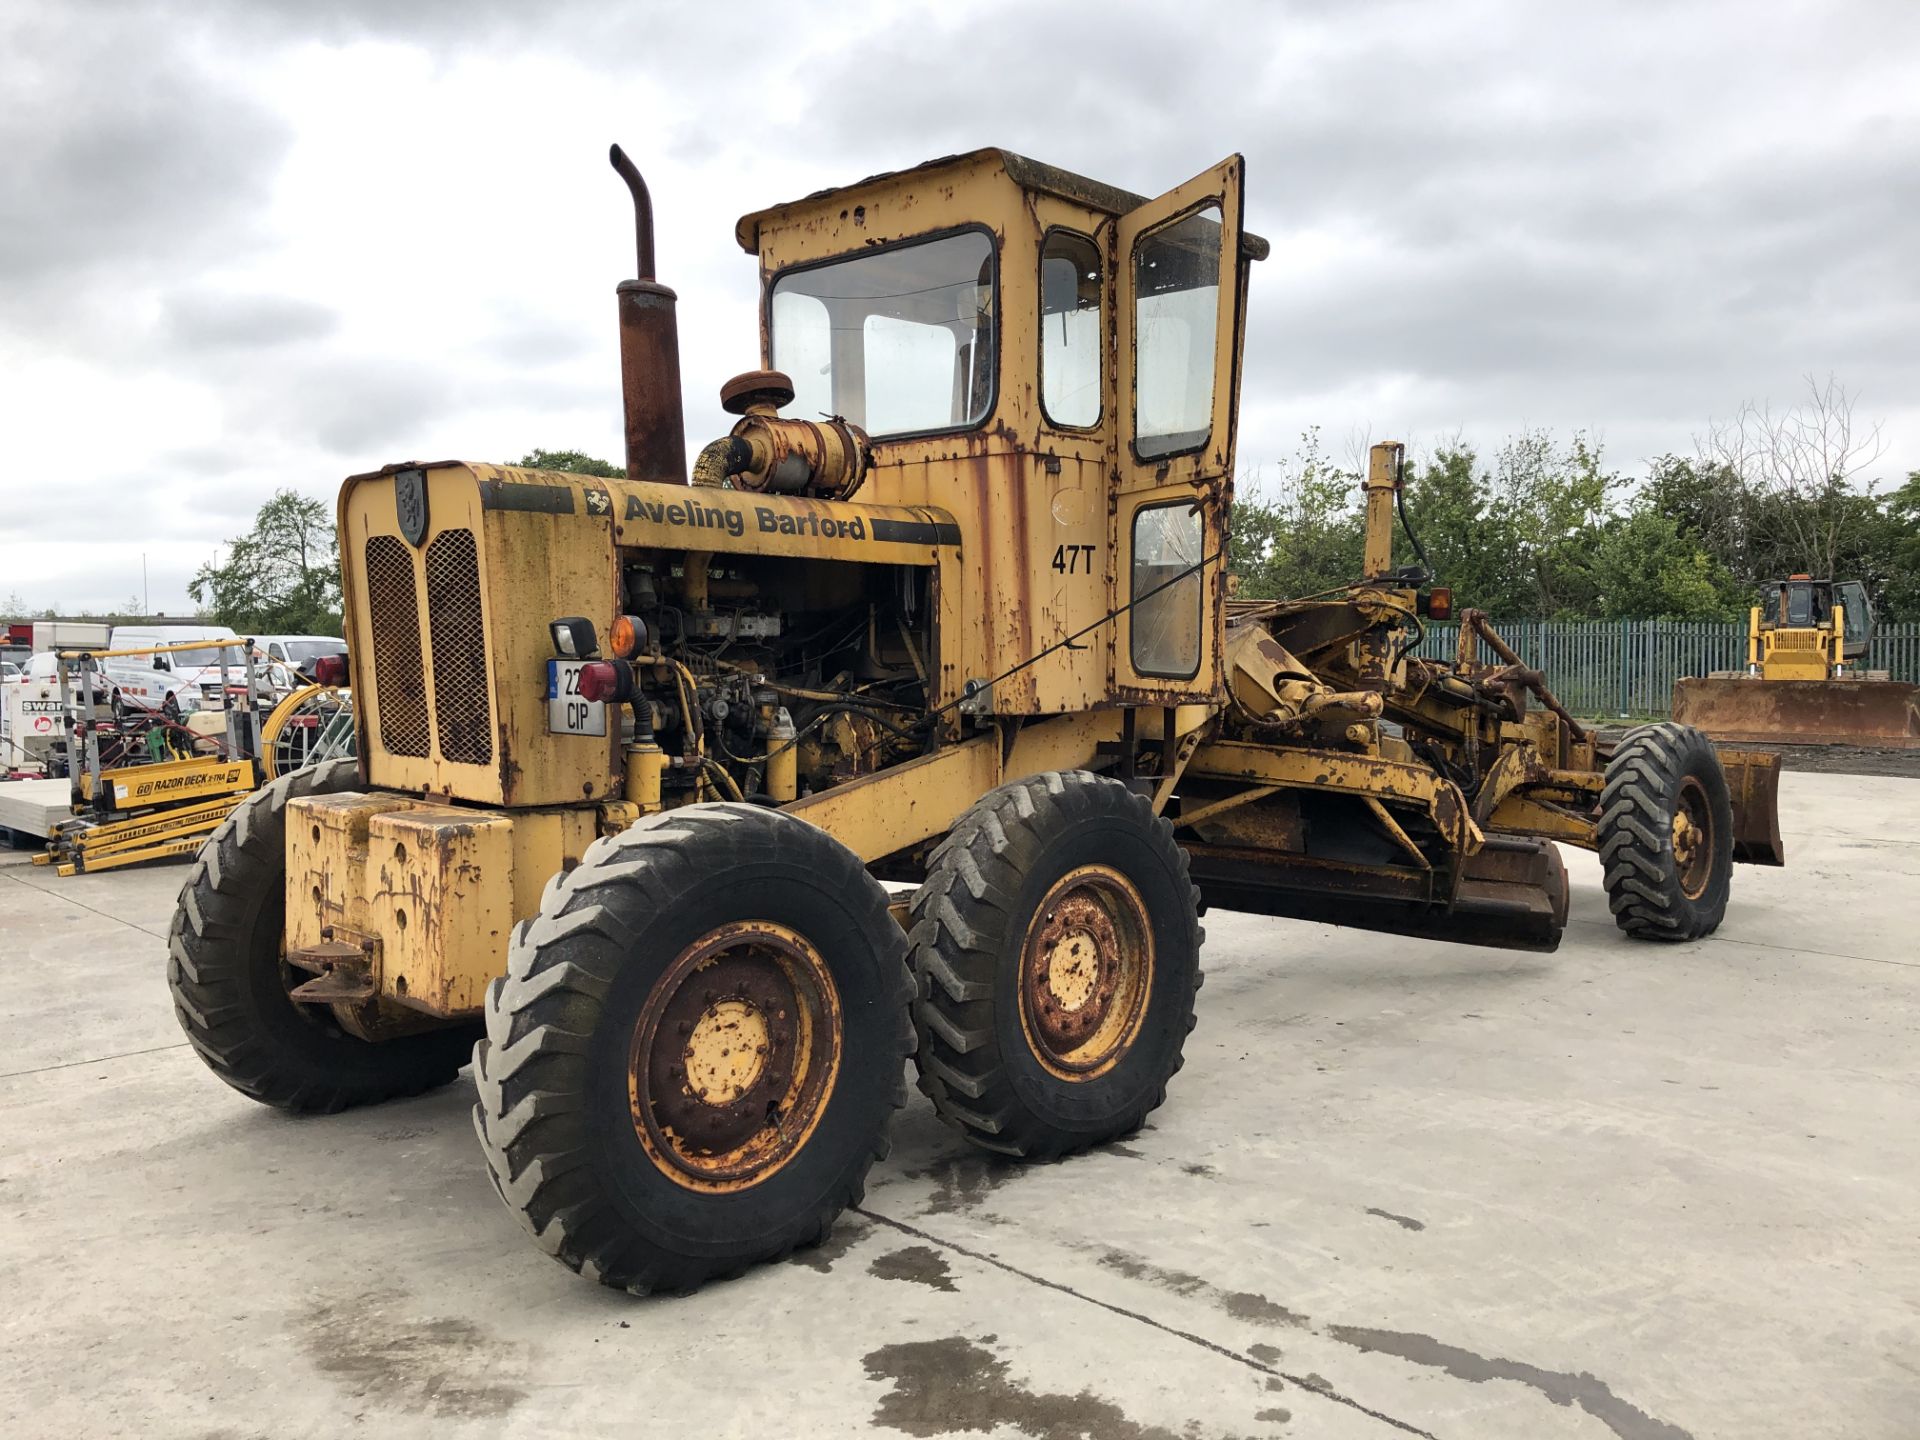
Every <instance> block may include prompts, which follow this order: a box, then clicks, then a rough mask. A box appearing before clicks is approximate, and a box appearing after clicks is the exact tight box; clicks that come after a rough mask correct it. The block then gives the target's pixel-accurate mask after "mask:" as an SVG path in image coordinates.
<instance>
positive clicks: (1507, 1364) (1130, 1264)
mask: <svg viewBox="0 0 1920 1440" xmlns="http://www.w3.org/2000/svg"><path fill="white" fill-rule="evenodd" d="M1388 1218H1390V1219H1396V1220H1398V1219H1404V1218H1406V1217H1401V1216H1389V1217H1388ZM1414 1224H1415V1226H1416V1227H1417V1228H1424V1227H1420V1226H1419V1222H1418V1221H1415V1222H1414ZM1100 1264H1101V1265H1102V1266H1103V1267H1104V1268H1106V1269H1109V1270H1112V1271H1114V1272H1116V1273H1117V1274H1120V1275H1124V1276H1126V1277H1127V1278H1128V1279H1129V1280H1138V1281H1141V1282H1143V1283H1145V1284H1149V1285H1153V1286H1156V1287H1158V1288H1159V1289H1162V1290H1165V1291H1167V1292H1168V1293H1170V1294H1173V1295H1179V1296H1181V1297H1183V1298H1186V1299H1195V1300H1203V1301H1206V1302H1207V1303H1209V1304H1212V1305H1216V1306H1218V1307H1219V1308H1220V1309H1222V1310H1224V1311H1226V1312H1227V1313H1228V1314H1229V1315H1232V1316H1233V1317H1234V1318H1235V1319H1239V1320H1245V1321H1249V1322H1251V1323H1253V1324H1257V1325H1267V1326H1284V1327H1287V1328H1290V1329H1298V1330H1305V1331H1308V1332H1310V1333H1312V1334H1315V1335H1321V1336H1325V1337H1326V1338H1327V1339H1330V1340H1336V1341H1338V1342H1339V1343H1341V1344H1343V1345H1351V1346H1353V1347H1354V1348H1355V1349H1357V1350H1361V1351H1364V1352H1367V1353H1370V1354H1382V1355H1393V1356H1396V1357H1398V1358H1400V1359H1402V1360H1409V1361H1412V1362H1413V1363H1414V1364H1416V1365H1426V1366H1431V1367H1433V1368H1435V1369H1440V1370H1444V1371H1446V1372H1447V1373H1448V1374H1449V1375H1452V1376H1455V1377H1456V1378H1458V1379H1462V1380H1470V1381H1474V1382H1482V1381H1487V1380H1513V1381H1516V1382H1518V1383H1520V1384H1522V1385H1526V1386H1529V1387H1530V1388H1532V1389H1534V1390H1536V1391H1538V1392H1539V1393H1540V1394H1541V1395H1543V1396H1545V1397H1546V1398H1547V1399H1548V1400H1550V1401H1552V1402H1553V1403H1554V1404H1555V1405H1560V1406H1568V1405H1578V1406H1579V1407H1580V1408H1581V1409H1582V1410H1584V1411H1586V1412H1587V1413H1588V1414H1589V1415H1591V1416H1593V1417H1594V1418H1595V1419H1596V1420H1598V1421H1600V1422H1601V1423H1602V1424H1603V1425H1606V1426H1607V1427H1608V1428H1609V1429H1610V1430H1612V1431H1613V1433H1614V1434H1615V1435H1617V1436H1619V1437H1620V1440H1692V1436H1691V1435H1690V1434H1689V1433H1688V1432H1687V1431H1685V1430H1683V1429H1681V1428H1680V1427H1679V1426H1677V1425H1673V1424H1670V1423H1668V1422H1667V1421H1664V1420H1661V1419H1658V1418H1656V1417H1655V1416H1652V1415H1649V1414H1648V1413H1647V1412H1646V1411H1644V1410H1642V1409H1640V1408H1639V1407H1638V1406H1637V1405H1633V1404H1631V1403H1629V1402H1628V1401H1626V1400H1623V1399H1622V1398H1621V1397H1620V1396H1618V1395H1616V1394H1615V1393H1614V1392H1613V1389H1612V1387H1611V1386H1609V1385H1608V1384H1607V1383H1606V1382H1605V1381H1603V1380H1601V1379H1599V1378H1598V1377H1596V1376H1594V1375H1592V1374H1589V1373H1587V1372H1585V1371H1581V1372H1579V1373H1577V1374H1576V1373H1574V1372H1571V1371H1561V1370H1545V1369H1542V1368H1541V1367H1539V1366H1537V1365H1529V1364H1526V1363H1525V1362H1523V1361H1518V1360H1505V1359H1499V1358H1488V1357H1486V1356H1482V1355H1477V1354H1475V1353H1474V1352H1473V1351H1471V1350H1467V1349H1465V1348H1463V1347H1461V1346H1458V1345H1449V1344H1446V1343H1445V1342H1443V1341H1440V1340H1435V1339H1434V1338H1433V1337H1432V1336H1430V1335H1417V1334H1413V1333H1410V1332H1405V1331H1397V1330H1373V1329H1367V1328H1365V1327H1362V1326H1357V1325H1325V1324H1321V1323H1319V1322H1316V1321H1315V1320H1313V1319H1312V1318H1310V1317H1309V1316H1306V1315H1303V1314H1301V1313H1300V1312H1299V1311H1297V1310H1292V1309H1289V1308H1288V1307H1286V1306H1284V1305H1280V1304H1277V1303H1275V1302H1274V1301H1272V1300H1269V1299H1267V1297H1266V1296H1264V1295H1256V1294H1253V1293H1252V1292H1250V1291H1245V1290H1227V1289H1225V1288H1224V1287H1222V1286H1219V1285H1215V1284H1214V1283H1213V1282H1212V1281H1210V1280H1207V1279H1205V1278H1204V1277H1202V1276H1199V1275H1193V1274H1190V1273H1188V1272H1187V1271H1185V1270H1172V1269H1168V1268H1166V1267H1164V1266H1159V1265H1154V1264H1152V1263H1150V1262H1149V1261H1146V1260H1142V1259H1141V1258H1140V1257H1139V1256H1137V1255H1130V1254H1128V1253H1127V1252H1126V1251H1124V1250H1107V1251H1103V1252H1102V1253H1101V1255H1100ZM1246 1353H1247V1355H1248V1356H1249V1357H1250V1358H1252V1359H1254V1360H1256V1361H1258V1362H1260V1363H1261V1364H1263V1365H1271V1364H1273V1363H1274V1362H1275V1361H1277V1360H1279V1359H1280V1353H1281V1352H1280V1351H1279V1350H1278V1349H1277V1348H1275V1347H1274V1346H1271V1345H1252V1346H1249V1347H1247V1351H1246ZM1288 1378H1293V1379H1296V1383H1298V1384H1300V1385H1301V1386H1303V1387H1304V1388H1306V1389H1309V1390H1317V1391H1319V1392H1321V1393H1322V1394H1326V1395H1329V1396H1338V1393H1339V1392H1337V1391H1336V1390H1335V1389H1334V1387H1333V1384H1332V1382H1331V1381H1329V1380H1327V1379H1326V1378H1325V1377H1323V1376H1321V1375H1317V1374H1309V1375H1305V1376H1300V1377H1288Z"/></svg>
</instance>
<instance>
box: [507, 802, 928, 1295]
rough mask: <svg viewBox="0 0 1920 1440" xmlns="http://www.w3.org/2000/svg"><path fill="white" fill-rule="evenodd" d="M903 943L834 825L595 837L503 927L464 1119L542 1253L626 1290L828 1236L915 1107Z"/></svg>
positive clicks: (728, 818) (659, 827)
mask: <svg viewBox="0 0 1920 1440" xmlns="http://www.w3.org/2000/svg"><path fill="white" fill-rule="evenodd" d="M905 956H906V939H905V937H904V936H903V935H902V934H901V932H900V928H899V926H898V925H896V924H895V923H894V922H893V919H892V917H891V916H890V915H889V914H888V913H887V895H886V891H885V890H883V889H882V888H881V887H880V885H879V883H878V882H876V881H875V880H874V879H873V878H872V877H871V876H870V875H868V873H867V871H866V869H865V867H864V866H863V865H862V864H861V863H860V860H859V858H858V857H857V856H855V855H854V854H853V853H852V852H851V851H849V850H848V849H847V848H846V847H845V846H843V845H841V844H840V843H839V842H838V841H836V840H834V839H833V838H832V837H831V836H830V835H828V834H826V833H825V832H824V831H822V830H819V829H816V828H815V827H813V826H811V825H808V824H806V823H805V822H804V821H801V820H797V819H795V818H793V817H792V816H789V815H783V814H780V813H779V812H778V811H773V810H768V809H764V808H761V807H759V806H754V805H744V804H719V805H693V806H687V807H684V808H681V809H677V810H672V811H668V812H666V813H663V814H659V815H652V816H648V817H646V818H645V819H642V820H641V821H639V822H638V823H637V824H635V825H634V826H632V827H631V828H630V829H628V830H627V831H626V832H625V833H623V834H621V835H618V836H613V837H609V838H606V839H602V840H598V841H596V842H595V843H594V844H593V845H592V846H590V847H589V848H588V850H587V853H586V855H585V857H584V858H583V859H582V861H581V863H580V864H579V866H577V867H576V868H575V869H574V870H572V871H570V872H569V873H567V874H565V875H563V876H559V877H556V878H555V879H554V880H553V881H551V882H550V883H549V884H548V886H547V891H546V894H545V895H544V896H543V897H542V899H541V904H540V913H539V914H538V915H537V916H536V917H535V918H534V919H532V920H530V921H528V922H527V923H526V924H524V925H522V926H520V927H519V928H518V929H517V930H516V931H515V933H514V938H513V945H512V949H511V951H510V955H509V959H508V963H507V975H506V977H505V978H504V979H500V980H496V981H494V982H493V985H492V986H491V987H490V988H489V990H488V992H487V1038H486V1039H484V1040H482V1041H481V1042H480V1043H479V1044H478V1045H477V1046H476V1047H475V1048H474V1077H475V1080H476V1082H477V1084H478V1087H479V1092H480V1095H479V1103H478V1104H476V1105H475V1106H474V1110H473V1120H474V1129H475V1131H476V1132H477V1133H478V1135H479V1137H480V1145H481V1149H482V1150H483V1152H484V1153H485V1155H486V1160H487V1168H488V1170H489V1171H490V1173H491V1175H492V1178H493V1182H494V1186H495V1188H496V1189H497V1190H498V1191H499V1193H500V1197H501V1199H502V1200H504V1201H505V1202H506V1204H507V1207H508V1208H509V1209H510V1210H512V1211H513V1212H514V1215H515V1216H516V1217H517V1218H518V1219H519V1221H520V1223H521V1224H522V1225H523V1226H524V1227H525V1228H526V1229H527V1230H528V1232H529V1233H531V1234H532V1235H533V1236H534V1238H535V1240H536V1241H538V1242H539V1244H540V1246H541V1248H542V1249H544V1250H546V1251H547V1253H548V1254H550V1255H552V1256H553V1257H554V1258H555V1259H557V1260H559V1261H560V1262H561V1263H562V1264H564V1265H566V1266H568V1267H570V1268H571V1269H574V1270H577V1271H579V1272H580V1273H581V1274H583V1275H587V1276H589V1277H591V1278H593V1279H596V1280H599V1281H600V1282H601V1283H603V1284H606V1285H613V1286H618V1287H622V1288H625V1289H628V1290H632V1291H635V1292H636V1293H646V1292H649V1291H654V1290H676V1291H678V1290H690V1289H692V1288H694V1287H696V1286H698V1285H700V1284H701V1283H703V1282H705V1281H707V1280H710V1279H715V1278H719V1277H721V1276H726V1275H732V1274H736V1273H738V1272H739V1271H741V1270H743V1269H744V1268H746V1267H747V1266H748V1265H751V1264H754V1263H756V1262H760V1261H766V1260H773V1259H777V1258H779V1257H780V1256H782V1255H785V1254H786V1253H787V1252H789V1251H791V1250H793V1249H794V1248H796V1247H798V1246H803V1245H811V1244H815V1243H817V1242H818V1241H820V1240H822V1239H824V1238H825V1236H826V1234H827V1232H828V1231H829V1230H830V1229H831V1228H832V1226H833V1222H834V1220H835V1218H836V1217H837V1216H838V1215H839V1214H840V1212H841V1211H842V1210H843V1209H845V1208H846V1207H847V1206H848V1205H852V1204H857V1203H858V1202H859V1200H860V1198H861V1195H862V1193H863V1187H864V1184H865V1179H866V1174H867V1170H868V1168H869V1167H870V1166H871V1165H872V1164H873V1162H874V1161H875V1160H876V1159H878V1158H880V1157H881V1156H883V1155H885V1154H886V1151H887V1141H886V1129H887V1123H888V1121H889V1120H890V1119H891V1118H892V1115H893V1112H894V1111H895V1110H897V1109H898V1108H899V1107H900V1106H901V1105H903V1104H904V1103H905V1102H906V1086H905V1083H904V1074H905V1068H906V1057H907V1053H908V1052H909V1050H910V1049H911V1048H912V1035H911V1032H910V1031H909V1029H908V1026H907V1019H906V1005H907V997H908V989H909V987H908V982H907V971H906V965H905Z"/></svg>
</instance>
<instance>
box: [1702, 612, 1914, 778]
mask: <svg viewBox="0 0 1920 1440" xmlns="http://www.w3.org/2000/svg"><path fill="white" fill-rule="evenodd" d="M1872 640H1873V606H1872V603H1871V602H1870V601H1869V600H1868V598H1867V588H1866V586H1864V585H1862V584H1861V583H1860V582H1859V581H1857V580H1842V581H1831V580H1816V579H1814V578H1813V577H1812V576H1811V575H1792V576H1789V577H1788V578H1787V579H1785V580H1780V581H1776V582H1774V583H1773V584H1771V585H1769V586H1768V587H1767V589H1766V591H1765V592H1764V593H1763V594H1762V595H1761V597H1760V603H1759V604H1758V605H1755V606H1754V607H1753V609H1752V610H1751V611H1750V612H1749V615H1748V620H1747V668H1746V670H1745V671H1744V672H1741V671H1722V672H1719V673H1716V674H1713V675H1709V676H1706V677H1704V678H1690V679H1684V680H1677V681H1675V682H1674V686H1673V717H1674V719H1675V720H1676V721H1679V722H1681V723H1683V724H1688V725H1694V726H1698V727H1699V728H1700V729H1701V730H1704V731H1705V732H1706V733H1707V734H1709V735H1711V736H1713V737H1714V738H1715V739H1721V740H1735V741H1742V742H1747V743H1754V744H1764V743H1767V742H1769V741H1771V742H1774V743H1776V744H1784V745H1865V746H1871V747H1874V748H1877V749H1910V748H1912V747H1914V746H1920V685H1912V684H1907V683H1903V682H1899V681H1895V680H1893V679H1892V678H1891V677H1889V676H1888V674H1887V673H1886V672H1885V671H1875V670H1864V669H1862V668H1861V662H1862V661H1864V660H1865V659H1866V657H1867V651H1868V649H1869V648H1870V646H1871V644H1872Z"/></svg>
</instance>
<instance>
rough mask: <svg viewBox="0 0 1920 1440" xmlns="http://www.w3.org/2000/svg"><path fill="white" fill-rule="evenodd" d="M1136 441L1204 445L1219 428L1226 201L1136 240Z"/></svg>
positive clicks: (1152, 454) (1155, 453)
mask: <svg viewBox="0 0 1920 1440" xmlns="http://www.w3.org/2000/svg"><path fill="white" fill-rule="evenodd" d="M1133 290H1134V317H1133V365H1134V380H1133V387H1134V388H1133V448H1134V453H1135V454H1137V455H1138V456H1139V457H1140V458H1141V459H1143V460H1152V459H1157V458H1159V457H1161V456H1165V455H1179V454H1183V453H1185V452H1186V451H1189V450H1198V449H1199V448H1200V447H1201V446H1203V445H1205V444H1206V443H1207V435H1208V433H1209V432H1210V431H1211V430H1212V428H1213V377H1214V370H1215V364H1214V357H1215V349H1216V346H1217V344H1218V340H1219V335H1218V331H1219V328H1220V324H1219V321H1220V207H1219V206H1218V205H1206V206H1203V207H1202V208H1200V209H1198V210H1195V211H1193V212H1192V213H1191V214H1188V215H1184V216H1182V217H1181V218H1180V219H1178V220H1174V221H1171V222H1169V223H1168V224H1165V225H1162V226H1161V227H1160V228H1159V229H1158V230H1150V231H1148V232H1147V233H1146V234H1145V235H1142V236H1141V237H1140V238H1139V240H1138V241H1136V242H1135V243H1134V247H1133Z"/></svg>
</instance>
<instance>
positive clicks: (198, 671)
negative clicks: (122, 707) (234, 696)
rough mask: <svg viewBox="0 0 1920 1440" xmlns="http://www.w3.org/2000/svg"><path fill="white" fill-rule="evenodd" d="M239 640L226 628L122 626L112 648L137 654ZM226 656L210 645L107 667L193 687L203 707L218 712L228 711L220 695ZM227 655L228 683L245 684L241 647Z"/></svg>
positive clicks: (118, 661) (120, 660) (123, 659)
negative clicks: (199, 642) (158, 647)
mask: <svg viewBox="0 0 1920 1440" xmlns="http://www.w3.org/2000/svg"><path fill="white" fill-rule="evenodd" d="M239 638H240V637H239V636H238V635H235V634H234V633H233V631H232V630H230V629H228V628H227V627H226V626H225V625H118V626H115V627H114V631H113V644H112V646H111V648H112V649H115V650H135V649H139V648H140V647H142V646H146V645H189V644H191V643H192V642H193V641H195V640H206V641H215V640H238V639H239ZM222 653H223V652H222V650H221V648H220V647H219V646H218V645H214V644H207V645H196V646H193V648H191V649H188V650H173V651H163V652H161V653H160V654H157V655H149V656H139V655H124V656H121V657H119V658H118V659H116V660H113V661H109V662H106V663H108V664H110V665H112V666H114V667H115V670H116V673H124V672H125V671H126V670H127V669H128V668H130V667H131V668H138V669H142V670H149V671H158V672H160V674H161V675H162V676H164V677H165V678H167V679H171V680H174V681H178V682H179V683H180V684H182V685H185V686H188V687H191V688H192V689H193V691H194V693H195V694H196V695H197V696H198V697H199V704H200V707H202V708H205V709H210V710H218V709H222V708H224V706H225V704H226V699H225V697H224V696H222V695H221V693H220V659H221V655H222ZM224 654H225V656H226V662H227V683H228V684H229V685H239V684H241V683H243V679H242V677H243V676H244V675H245V669H244V667H243V665H242V663H241V656H240V647H239V646H238V645H231V646H228V647H227V648H226V650H225V651H224ZM148 708H152V707H148Z"/></svg>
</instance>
